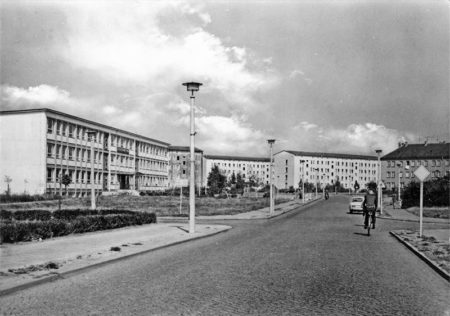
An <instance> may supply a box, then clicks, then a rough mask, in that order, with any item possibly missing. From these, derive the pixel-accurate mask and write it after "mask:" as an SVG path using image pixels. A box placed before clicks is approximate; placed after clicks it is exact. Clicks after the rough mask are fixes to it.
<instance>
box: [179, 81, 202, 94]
mask: <svg viewBox="0 0 450 316" xmlns="http://www.w3.org/2000/svg"><path fill="white" fill-rule="evenodd" d="M201 85H203V84H201V83H200V82H185V83H183V86H186V89H187V91H191V92H192V93H194V91H198V90H199V89H200V86H201Z"/></svg>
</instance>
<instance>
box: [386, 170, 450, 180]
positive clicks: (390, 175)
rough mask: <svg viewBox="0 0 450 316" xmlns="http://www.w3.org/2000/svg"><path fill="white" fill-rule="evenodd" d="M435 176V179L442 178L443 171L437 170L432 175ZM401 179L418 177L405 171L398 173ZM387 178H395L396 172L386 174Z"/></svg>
mask: <svg viewBox="0 0 450 316" xmlns="http://www.w3.org/2000/svg"><path fill="white" fill-rule="evenodd" d="M431 174H432V175H433V177H436V178H440V177H441V171H440V170H435V171H433V172H432V173H431ZM446 174H447V175H448V174H449V171H447V172H446ZM398 176H399V178H407V179H408V178H410V179H414V178H415V177H416V176H415V174H414V172H409V171H405V172H402V171H400V172H399V173H398ZM386 178H395V171H388V172H387V174H386Z"/></svg>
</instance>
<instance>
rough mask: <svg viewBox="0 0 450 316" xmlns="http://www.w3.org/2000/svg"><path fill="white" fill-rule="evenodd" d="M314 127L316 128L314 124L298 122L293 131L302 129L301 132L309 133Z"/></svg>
mask: <svg viewBox="0 0 450 316" xmlns="http://www.w3.org/2000/svg"><path fill="white" fill-rule="evenodd" d="M316 127H317V125H316V124H313V123H309V122H307V121H303V122H300V124H298V125H296V126H294V129H296V130H298V129H302V130H305V131H309V130H310V129H313V128H316Z"/></svg>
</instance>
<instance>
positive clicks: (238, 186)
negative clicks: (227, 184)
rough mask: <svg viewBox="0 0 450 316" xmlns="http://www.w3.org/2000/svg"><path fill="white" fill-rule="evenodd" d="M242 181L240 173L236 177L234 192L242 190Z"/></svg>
mask: <svg viewBox="0 0 450 316" xmlns="http://www.w3.org/2000/svg"><path fill="white" fill-rule="evenodd" d="M244 185H245V184H244V179H242V176H241V173H240V172H239V173H238V174H237V176H236V190H242V189H244Z"/></svg>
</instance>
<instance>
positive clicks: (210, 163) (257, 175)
mask: <svg viewBox="0 0 450 316" xmlns="http://www.w3.org/2000/svg"><path fill="white" fill-rule="evenodd" d="M203 165H204V167H205V170H204V172H203V174H204V179H203V185H204V186H206V185H207V182H208V175H209V173H210V172H211V170H212V168H213V167H214V166H215V165H217V166H218V167H219V170H220V171H221V173H222V174H223V175H225V176H226V177H227V179H229V178H230V177H231V175H232V174H233V173H234V174H235V175H236V176H237V175H238V174H241V176H242V179H243V180H244V181H246V182H247V181H249V179H250V178H253V179H254V180H255V182H256V183H258V184H268V183H269V165H270V159H269V158H254V157H238V156H217V155H205V156H204V164H203Z"/></svg>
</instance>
